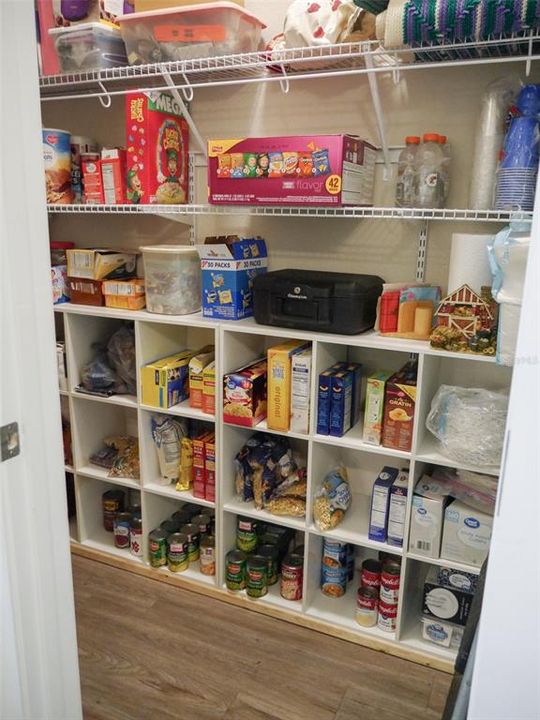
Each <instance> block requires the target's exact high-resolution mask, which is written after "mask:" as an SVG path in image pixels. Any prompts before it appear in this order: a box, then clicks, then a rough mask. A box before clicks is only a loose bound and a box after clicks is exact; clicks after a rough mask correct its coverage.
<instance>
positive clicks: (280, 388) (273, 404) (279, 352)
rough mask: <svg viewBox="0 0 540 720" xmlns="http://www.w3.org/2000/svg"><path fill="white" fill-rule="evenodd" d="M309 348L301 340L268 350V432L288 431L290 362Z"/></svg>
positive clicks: (307, 344)
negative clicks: (297, 354) (294, 356)
mask: <svg viewBox="0 0 540 720" xmlns="http://www.w3.org/2000/svg"><path fill="white" fill-rule="evenodd" d="M309 346H310V344H309V343H306V342H304V341H302V340H288V341H287V342H284V343H281V344H280V345H275V346H274V347H271V348H269V349H268V354H267V361H268V410H267V424H268V428H269V429H270V430H282V431H283V430H285V431H286V430H289V424H290V419H291V376H292V372H291V361H292V357H293V355H295V354H296V353H298V352H300V351H301V350H306V349H307V348H308V347H309Z"/></svg>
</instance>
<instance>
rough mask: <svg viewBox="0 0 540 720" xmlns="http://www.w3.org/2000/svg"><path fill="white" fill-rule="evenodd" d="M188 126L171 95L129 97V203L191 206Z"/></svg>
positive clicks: (136, 94)
mask: <svg viewBox="0 0 540 720" xmlns="http://www.w3.org/2000/svg"><path fill="white" fill-rule="evenodd" d="M188 143H189V134H188V125H187V122H186V121H185V119H184V118H183V117H182V111H181V109H180V106H179V105H178V103H177V102H176V100H174V98H173V97H172V96H171V95H169V94H168V93H162V92H158V91H155V90H150V91H147V92H135V93H128V94H127V95H126V147H127V154H126V164H127V167H126V187H127V191H126V195H127V201H128V203H131V204H134V205H138V204H142V205H144V204H158V205H161V204H163V205H180V204H182V203H185V202H187V197H188V182H189V164H188Z"/></svg>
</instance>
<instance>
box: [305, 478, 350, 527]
mask: <svg viewBox="0 0 540 720" xmlns="http://www.w3.org/2000/svg"><path fill="white" fill-rule="evenodd" d="M350 505H351V489H350V487H349V479H348V476H347V469H346V468H345V466H344V465H339V466H338V467H336V468H334V469H333V470H331V471H330V472H329V473H327V474H326V476H325V478H324V480H323V481H322V483H321V484H320V486H319V489H318V490H317V492H316V493H315V499H314V501H313V519H314V521H315V524H316V525H317V528H318V529H319V530H321V531H323V530H332V529H333V528H335V527H337V526H338V525H339V524H340V522H341V521H342V520H343V518H344V516H345V513H346V512H347V510H348V509H349V507H350Z"/></svg>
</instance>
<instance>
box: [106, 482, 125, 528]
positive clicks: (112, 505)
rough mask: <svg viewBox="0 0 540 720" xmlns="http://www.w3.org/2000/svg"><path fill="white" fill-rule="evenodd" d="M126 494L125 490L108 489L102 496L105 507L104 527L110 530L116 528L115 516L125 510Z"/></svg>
mask: <svg viewBox="0 0 540 720" xmlns="http://www.w3.org/2000/svg"><path fill="white" fill-rule="evenodd" d="M125 499H126V496H125V493H124V491H123V490H107V491H106V492H104V493H103V495H102V496H101V504H102V507H103V527H104V528H105V530H107V531H108V532H112V531H113V530H114V518H115V517H116V515H117V513H119V512H123V510H124V503H125V501H126V500H125Z"/></svg>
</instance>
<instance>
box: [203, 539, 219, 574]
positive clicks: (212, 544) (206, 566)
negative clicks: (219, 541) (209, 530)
mask: <svg viewBox="0 0 540 720" xmlns="http://www.w3.org/2000/svg"><path fill="white" fill-rule="evenodd" d="M200 553H201V556H200V558H199V567H200V571H201V573H202V574H203V575H215V574H216V538H215V537H214V536H213V535H203V536H202V537H201V542H200Z"/></svg>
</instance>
